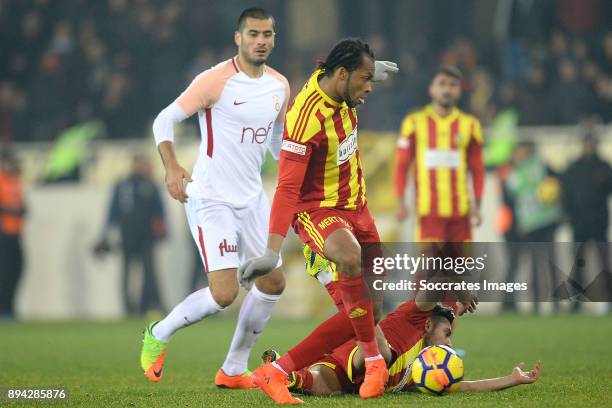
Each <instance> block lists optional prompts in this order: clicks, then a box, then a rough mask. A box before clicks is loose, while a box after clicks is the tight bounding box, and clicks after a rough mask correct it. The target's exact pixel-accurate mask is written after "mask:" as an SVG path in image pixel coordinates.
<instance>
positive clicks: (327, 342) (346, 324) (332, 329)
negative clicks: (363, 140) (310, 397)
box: [276, 311, 355, 373]
mask: <svg viewBox="0 0 612 408" xmlns="http://www.w3.org/2000/svg"><path fill="white" fill-rule="evenodd" d="M354 336H355V332H354V331H353V326H352V325H351V321H350V320H349V319H348V317H347V315H346V312H344V311H340V312H338V313H336V314H335V315H333V316H332V317H330V318H329V319H327V320H326V321H324V322H323V323H321V324H320V325H319V326H318V327H317V328H316V329H314V330H313V331H312V333H310V334H309V335H308V337H306V338H305V339H304V340H302V342H300V343H299V344H298V345H297V346H295V347H293V348H292V349H291V350H289V351H288V352H287V354H284V355H283V356H282V357H281V358H279V359H278V360H276V363H277V364H278V365H279V366H280V367H281V368H282V369H283V370H284V371H285V372H286V373H290V372H292V371H298V370H299V369H301V368H304V367H308V366H310V365H311V364H314V363H316V362H317V361H319V359H321V357H323V356H324V355H325V354H327V353H331V352H332V350H333V349H334V348H336V347H338V346H340V345H342V344H343V343H344V342H346V341H347V340H350V339H351V338H353V337H354Z"/></svg>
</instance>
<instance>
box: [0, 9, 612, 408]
mask: <svg viewBox="0 0 612 408" xmlns="http://www.w3.org/2000/svg"><path fill="white" fill-rule="evenodd" d="M253 5H259V6H263V7H266V8H268V9H269V10H270V11H272V13H273V14H274V15H275V16H276V31H277V43H276V49H275V51H274V52H273V54H272V58H271V61H270V65H271V66H273V67H275V68H277V69H278V70H279V71H281V72H282V73H283V74H285V75H286V76H287V77H288V79H289V81H290V85H291V88H292V93H295V92H296V91H297V90H298V89H299V88H300V87H301V86H302V84H303V82H304V80H305V79H306V78H307V76H308V75H309V73H310V72H311V70H312V69H313V67H314V66H315V63H316V60H317V59H319V58H323V57H324V56H325V54H326V52H327V51H328V50H329V48H330V47H331V45H332V44H334V43H335V41H337V39H339V38H341V37H343V36H348V35H354V36H360V37H363V38H365V39H367V40H368V41H370V43H371V44H372V46H373V48H374V50H375V52H376V55H377V57H378V58H380V59H388V60H393V61H397V62H398V63H399V66H400V73H399V74H398V75H396V76H393V77H392V78H391V79H390V80H389V81H387V82H385V83H383V84H380V85H378V86H377V89H376V90H375V92H374V93H373V95H372V96H371V97H370V98H368V101H367V104H366V105H365V106H363V107H362V108H360V112H359V118H360V136H359V144H360V147H361V151H362V153H363V159H362V161H363V163H364V167H365V172H366V175H367V184H368V195H369V202H370V205H371V208H372V211H373V212H374V214H375V216H376V220H377V224H378V226H379V229H380V230H381V233H382V235H383V237H384V239H386V240H410V239H411V238H412V236H413V224H414V220H409V221H408V222H407V223H405V224H402V225H398V224H397V222H396V221H395V218H394V211H395V207H394V206H395V199H394V196H393V194H392V191H393V186H392V165H393V161H394V154H395V143H396V136H397V130H398V128H399V123H400V120H401V118H402V117H403V115H404V114H405V113H407V112H409V111H410V110H412V109H414V108H416V107H418V106H419V105H422V104H424V103H427V101H428V96H427V84H428V82H429V80H430V75H431V72H432V69H433V68H434V67H436V66H438V65H440V64H442V63H447V64H455V65H457V66H458V67H459V68H461V69H462V71H463V73H464V75H465V79H464V83H463V87H464V96H463V98H462V101H461V107H462V108H463V109H465V110H467V111H469V112H471V113H473V114H475V115H476V116H478V117H479V118H480V119H481V120H482V122H483V125H484V126H485V129H486V130H485V138H486V140H487V143H488V144H489V145H488V147H490V146H491V145H490V143H491V141H494V140H502V141H503V140H511V141H512V143H515V142H516V141H519V140H532V141H534V142H535V144H536V150H537V152H538V154H539V155H540V156H541V157H542V158H543V159H544V160H545V161H546V162H547V164H549V165H550V166H551V167H552V168H553V169H555V170H556V171H559V172H563V171H564V169H565V168H566V167H567V165H568V163H570V162H571V161H573V160H575V159H576V158H577V157H578V156H579V154H580V152H581V145H582V137H583V136H584V135H585V134H587V133H595V134H596V135H597V136H598V138H599V141H600V144H599V150H600V153H601V155H602V157H604V158H605V159H606V160H607V161H608V162H611V161H612V127H610V125H609V123H610V120H611V119H612V30H611V29H610V27H612V7H611V6H610V3H609V2H608V1H606V0H534V1H531V0H444V1H442V0H435V1H432V0H406V1H404V0H381V1H376V2H375V1H367V0H335V1H334V0H308V1H306V0H287V1H282V0H268V1H254V2H246V1H220V0H184V1H181V0H168V1H161V0H159V1H156V0H100V1H95V2H92V1H87V0H0V145H1V149H2V150H4V151H7V150H8V151H11V152H14V153H15V155H16V156H17V158H18V159H19V162H20V163H21V167H22V171H23V181H24V186H25V189H26V191H25V192H26V200H27V208H28V212H27V216H26V224H25V229H24V231H23V239H24V251H25V256H26V259H25V269H24V273H23V276H22V279H21V281H20V284H19V287H18V292H17V304H16V306H17V308H16V311H17V314H16V318H17V320H16V321H15V322H12V321H10V320H9V321H5V320H2V321H1V322H0V387H2V386H13V387H26V386H44V385H60V384H61V385H64V386H67V387H68V388H69V389H70V392H71V401H72V403H74V405H81V406H151V404H152V401H155V403H154V404H153V405H158V406H175V405H181V406H190V405H198V406H220V407H221V406H244V405H254V404H258V405H261V406H265V404H266V403H268V402H269V401H267V400H266V399H264V397H263V395H260V394H258V393H257V394H254V393H250V394H241V393H231V392H230V393H227V392H223V391H216V390H215V388H214V387H213V385H212V382H211V378H212V376H213V375H214V373H215V371H216V370H217V368H218V365H219V363H220V360H221V358H222V356H223V353H225V351H226V349H227V345H228V344H229V340H230V338H231V335H232V331H233V328H234V316H235V313H236V311H237V306H238V305H239V302H236V303H235V304H234V306H232V307H231V308H230V310H229V311H227V312H224V313H223V314H221V315H220V316H219V317H215V318H214V319H210V320H209V321H206V322H204V323H202V324H199V325H196V326H195V327H193V328H191V329H190V330H185V331H184V333H183V332H181V334H180V335H178V336H177V338H176V340H175V341H174V344H173V349H172V357H171V358H169V359H168V363H167V374H166V376H167V378H165V379H164V382H163V383H161V384H159V385H153V384H149V383H146V381H145V380H144V378H142V376H141V374H142V372H141V371H140V368H139V367H138V363H137V356H138V352H139V348H140V334H139V333H140V330H141V329H142V325H143V319H142V318H141V317H136V318H126V317H125V313H124V310H123V308H122V305H121V300H120V293H119V292H120V289H119V287H120V280H121V278H120V274H121V272H120V270H121V265H120V255H119V253H118V252H116V251H115V252H112V253H111V254H110V255H109V256H108V257H107V258H106V259H104V260H99V259H96V258H95V257H94V256H93V254H92V247H93V246H94V244H95V243H96V241H97V240H98V239H99V235H100V231H101V229H102V226H103V223H104V218H105V217H106V212H107V207H108V202H109V200H110V194H111V190H112V187H113V185H114V183H115V182H116V181H117V180H119V179H120V178H122V177H124V176H125V175H126V174H127V173H128V171H129V168H130V163H131V158H132V156H133V155H134V154H143V155H145V156H147V157H149V158H151V160H152V162H153V163H154V171H155V180H156V181H157V182H158V183H159V185H160V188H162V192H164V196H163V198H164V202H165V207H166V212H167V225H168V229H169V231H168V236H167V238H166V239H165V240H164V241H163V242H162V243H161V244H160V245H159V247H158V251H157V253H156V257H157V260H158V262H157V266H158V268H157V269H158V278H159V281H160V286H161V288H162V300H163V306H164V307H165V308H170V307H172V306H173V305H174V304H175V303H176V302H177V301H179V300H180V299H182V298H183V297H184V296H185V294H186V293H188V291H189V279H190V277H189V275H190V273H191V272H190V271H191V269H192V263H193V261H194V251H193V242H192V240H191V237H190V236H189V234H188V231H187V228H186V222H185V218H184V211H183V209H182V208H181V206H180V205H179V204H178V203H176V202H174V201H172V200H170V199H169V197H168V195H167V194H165V191H164V186H163V169H162V166H161V164H160V163H159V159H158V157H157V152H156V151H155V146H154V142H153V138H152V134H151V130H150V129H151V123H152V120H153V118H154V117H155V115H156V114H157V113H158V112H159V110H160V109H162V108H163V107H165V106H166V105H167V104H168V103H169V102H170V101H171V100H172V99H173V98H174V97H176V95H177V94H178V93H179V92H180V91H181V90H182V89H183V88H184V87H185V86H186V85H187V84H188V83H189V81H190V80H191V78H192V77H193V76H194V75H195V74H196V73H198V72H200V71H202V70H203V69H206V68H208V67H209V66H210V65H212V64H214V63H216V62H217V61H220V60H222V59H225V58H228V57H230V56H232V55H234V52H235V48H234V45H233V41H232V38H233V31H234V28H235V20H236V18H237V16H238V14H239V13H240V11H241V10H242V9H244V8H246V7H249V6H253ZM99 125H102V126H99ZM92 128H93V129H94V130H98V129H103V131H100V132H99V133H98V132H91V133H90V132H89V130H90V129H92ZM75 134H76V135H77V136H76V138H74V139H71V136H73V135H75ZM198 140H199V135H198V134H197V130H196V124H195V120H194V119H191V120H189V121H188V122H186V123H185V124H184V125H183V126H181V129H180V131H179V134H178V137H177V150H178V155H179V157H180V159H181V161H182V162H183V164H184V165H185V167H187V168H189V167H190V166H191V164H192V163H193V160H194V158H195V155H196V154H197V150H196V147H197V144H198ZM494 153H495V152H493V153H492V154H493V155H494ZM275 167H276V166H275V164H274V163H273V162H270V161H268V162H267V164H266V166H265V169H264V173H265V184H266V189H267V191H268V193H269V194H272V193H273V191H274V186H275V183H276V178H275V175H276V173H275V171H276V170H275ZM493 167H494V166H490V168H491V169H490V170H489V171H488V172H487V176H486V185H485V195H484V201H483V216H484V224H483V225H482V226H481V227H480V228H478V229H476V230H475V239H476V240H477V241H488V242H501V241H502V240H503V237H502V234H501V233H500V231H499V230H498V228H497V226H496V222H495V217H496V215H497V213H498V210H499V206H500V202H501V197H500V190H499V180H498V177H497V173H496V172H495V170H494V169H493ZM77 170H78V171H77ZM58 179H59V180H61V179H64V181H58ZM555 237H556V240H557V241H560V242H568V241H571V231H570V229H569V227H568V225H567V223H566V222H564V223H562V225H561V226H560V227H559V228H558V230H557V233H556V236H555ZM608 241H609V240H608ZM300 249H301V248H300V245H299V242H298V240H297V239H296V238H292V239H290V240H288V242H287V243H286V247H285V260H286V264H287V266H288V267H287V278H288V279H287V289H286V291H285V293H284V295H283V298H282V300H281V304H279V305H278V307H277V308H276V310H275V314H274V317H273V319H272V320H271V322H270V324H269V327H268V329H267V330H266V331H265V332H264V333H263V335H262V337H261V339H260V341H259V343H258V345H257V346H256V348H255V350H254V352H253V355H252V359H251V365H252V367H254V365H255V364H257V358H258V355H259V354H260V353H261V351H262V350H263V349H264V348H265V347H267V346H270V345H274V346H276V347H278V348H279V350H286V349H287V348H288V347H290V346H291V345H293V344H295V342H296V341H297V340H299V339H301V338H303V336H304V335H305V334H307V333H308V332H309V331H310V330H311V329H312V327H313V326H314V324H315V323H316V322H319V321H321V319H322V317H323V316H325V315H327V314H328V313H329V312H330V310H333V306H332V304H331V302H330V301H329V300H328V299H327V295H326V294H325V292H324V291H323V290H322V289H321V288H320V287H319V285H318V284H317V283H316V282H315V281H314V280H313V279H311V278H309V277H308V276H307V275H306V274H305V273H304V269H303V261H302V258H301V255H300ZM507 261H508V259H506V258H505V257H504V256H501V257H499V259H498V262H499V271H500V275H499V278H501V279H503V273H504V272H503V271H504V264H505V263H506V262H507ZM0 273H2V264H0ZM529 273H530V271H529V270H528V268H525V269H522V272H521V274H520V275H519V276H518V278H519V279H522V278H525V279H526V277H527V274H529ZM136 280H138V279H136ZM136 291H137V290H136ZM135 294H136V293H134V295H135ZM498 306H499V305H497V304H483V305H481V311H480V312H479V314H480V315H481V316H475V317H470V318H469V319H466V321H465V323H464V322H461V323H460V324H461V329H460V330H458V332H457V334H456V335H455V336H456V338H455V340H454V344H456V346H457V347H460V348H463V349H465V351H466V352H467V355H466V359H465V360H466V367H467V369H468V377H469V378H478V377H492V376H498V375H502V374H507V373H508V372H509V371H510V369H511V367H512V366H513V364H516V363H517V362H519V361H522V360H525V361H526V362H527V364H528V365H530V364H532V363H533V362H534V361H535V359H538V358H541V359H542V360H543V362H544V367H545V369H544V370H545V371H544V376H543V378H542V379H541V381H540V383H539V384H538V385H536V386H535V387H532V388H528V389H525V390H523V389H515V390H510V391H506V392H503V393H496V394H491V395H485V394H481V395H478V396H475V395H453V396H451V397H448V398H450V399H451V401H450V402H449V401H447V398H443V399H436V400H435V401H434V400H432V399H431V398H426V397H424V396H420V397H419V396H412V395H410V396H386V397H385V398H384V399H383V400H380V401H379V404H381V405H382V404H384V405H385V406H405V405H406V403H409V404H412V403H416V404H424V405H428V406H448V405H449V404H450V405H453V406H466V407H467V406H470V407H473V406H499V405H507V406H509V405H511V406H529V407H531V406H577V405H580V406H593V407H600V406H610V404H612V402H611V401H610V393H609V389H608V388H609V378H610V377H611V376H612V372H611V371H610V370H611V368H610V365H609V357H608V356H609V347H608V344H609V338H610V335H611V334H612V324H611V320H610V317H609V314H606V312H607V311H609V308H608V307H607V305H605V304H593V303H592V304H587V307H586V312H587V313H584V314H580V315H573V314H569V313H566V311H567V308H568V307H567V306H569V305H568V304H564V305H563V306H564V311H565V312H564V313H562V314H559V315H555V316H539V315H534V316H531V315H526V314H522V315H514V314H505V315H501V314H498ZM524 306H525V308H524V309H523V311H525V312H526V311H528V310H529V305H524ZM542 312H543V314H548V313H549V312H550V309H549V308H547V307H544V308H542ZM592 314H593V315H600V314H604V316H592ZM482 315H489V316H482ZM212 334H214V335H212ZM174 346H176V347H174ZM194 353H195V354H194ZM404 398H411V399H410V400H409V401H406V400H405V399H404ZM307 402H308V403H310V404H311V405H312V406H318V405H324V406H349V405H350V406H359V405H360V404H362V405H365V404H366V403H371V404H369V405H376V403H375V402H371V401H365V402H364V401H359V400H358V399H357V398H352V397H348V398H339V399H336V400H334V401H332V400H318V399H313V398H311V399H309V400H308V401H307Z"/></svg>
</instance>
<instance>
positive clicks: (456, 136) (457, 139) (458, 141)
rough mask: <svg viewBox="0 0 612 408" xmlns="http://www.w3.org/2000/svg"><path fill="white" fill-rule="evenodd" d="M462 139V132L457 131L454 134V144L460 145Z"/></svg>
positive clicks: (463, 138)
mask: <svg viewBox="0 0 612 408" xmlns="http://www.w3.org/2000/svg"><path fill="white" fill-rule="evenodd" d="M464 140H465V136H463V133H460V132H457V134H456V135H455V145H456V146H461V145H462V144H463V141H464Z"/></svg>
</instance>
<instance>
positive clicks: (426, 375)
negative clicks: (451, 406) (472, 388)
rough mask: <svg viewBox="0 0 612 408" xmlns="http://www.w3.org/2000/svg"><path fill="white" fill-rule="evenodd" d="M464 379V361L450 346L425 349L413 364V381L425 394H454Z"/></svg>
mask: <svg viewBox="0 0 612 408" xmlns="http://www.w3.org/2000/svg"><path fill="white" fill-rule="evenodd" d="M462 379H463V361H462V360H461V358H459V356H458V355H457V353H456V352H455V350H453V349H452V348H450V347H448V346H443V345H440V346H429V347H425V348H424V349H423V350H421V352H420V353H419V355H418V356H417V358H415V359H414V362H413V363H412V381H414V385H416V387H417V388H418V389H419V390H420V391H421V392H424V393H425V394H433V395H444V394H446V393H449V392H453V391H454V390H455V389H456V388H457V387H458V385H459V382H460V381H461V380H462Z"/></svg>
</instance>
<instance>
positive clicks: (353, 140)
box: [337, 128, 357, 166]
mask: <svg viewBox="0 0 612 408" xmlns="http://www.w3.org/2000/svg"><path fill="white" fill-rule="evenodd" d="M356 151H357V128H355V129H353V131H352V132H351V134H350V135H348V137H347V138H346V139H344V141H343V142H342V143H340V146H338V155H337V158H338V166H340V165H341V164H343V163H346V162H347V161H348V160H349V159H350V158H351V156H352V155H353V153H355V152H356Z"/></svg>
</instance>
